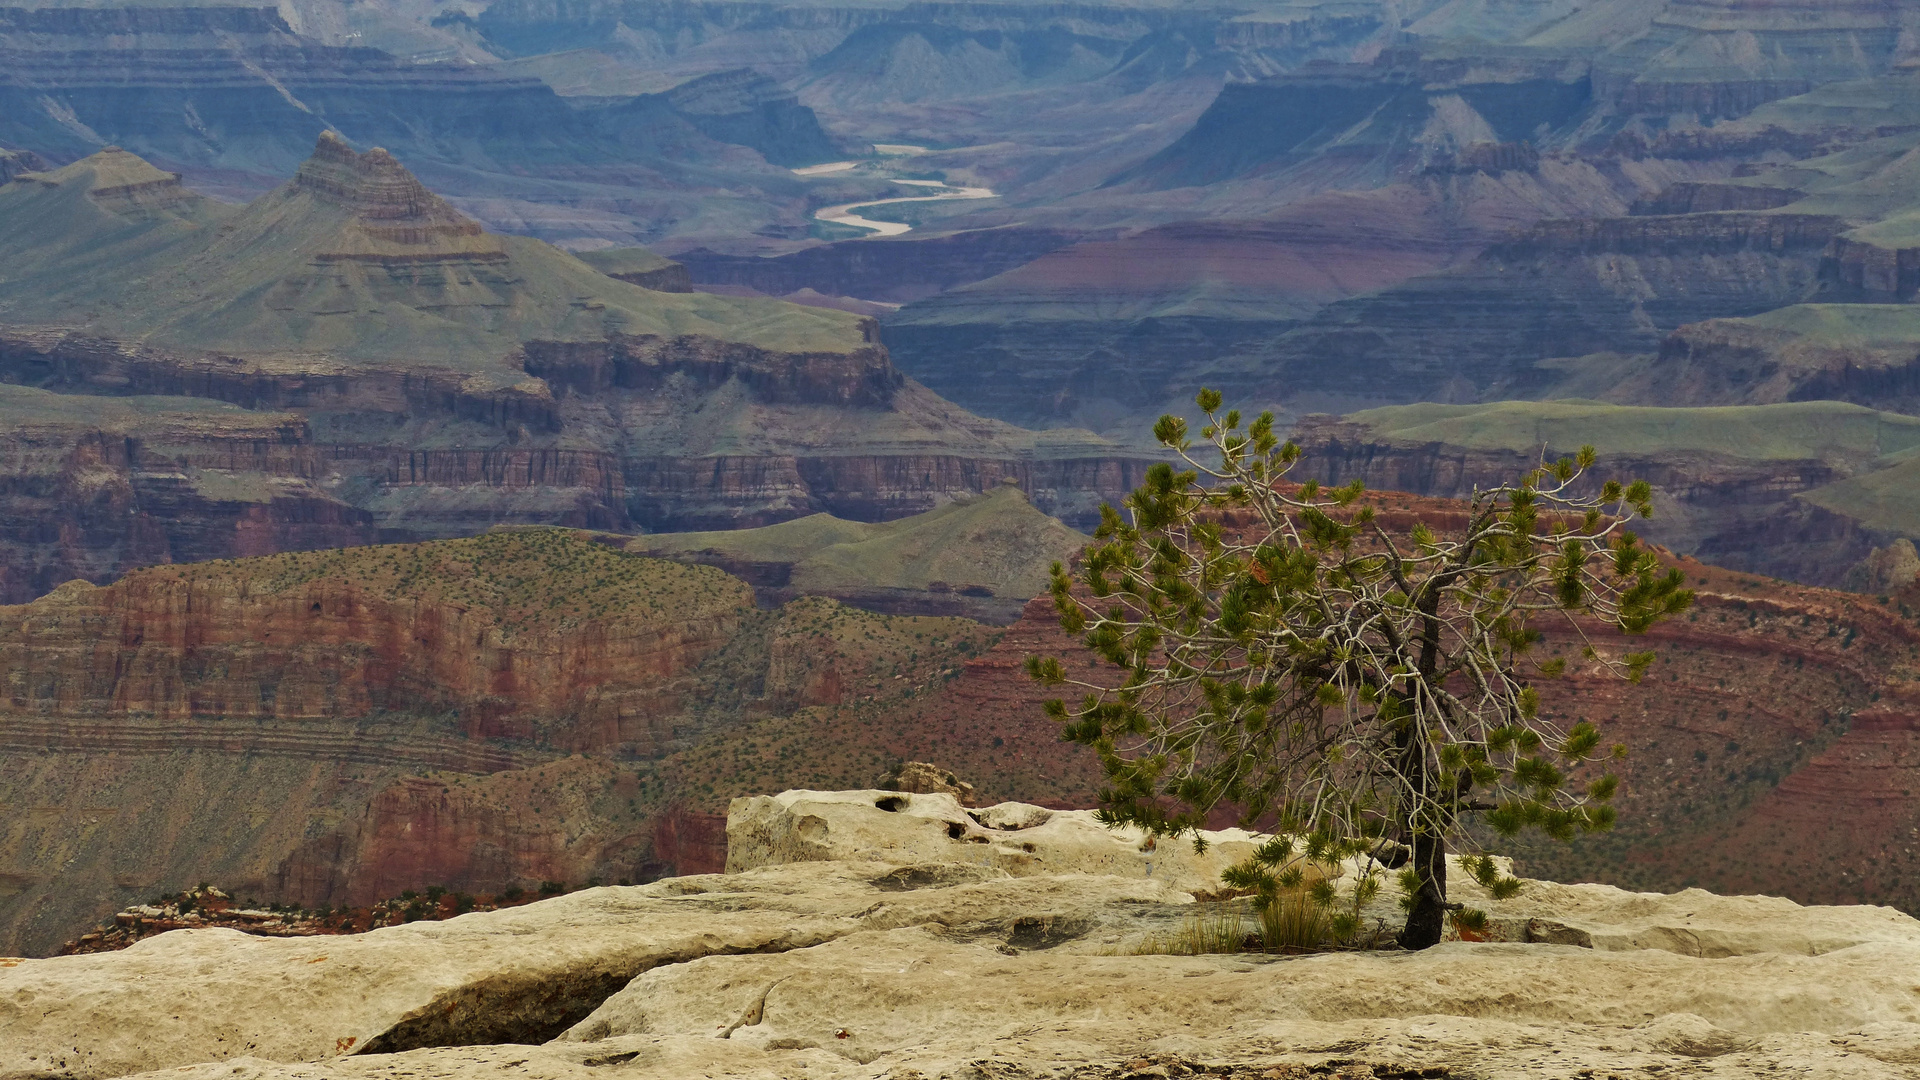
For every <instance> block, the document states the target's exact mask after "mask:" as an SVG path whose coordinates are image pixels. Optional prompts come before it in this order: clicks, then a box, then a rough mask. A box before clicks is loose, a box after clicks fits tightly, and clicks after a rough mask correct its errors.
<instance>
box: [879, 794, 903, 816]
mask: <svg viewBox="0 0 1920 1080" xmlns="http://www.w3.org/2000/svg"><path fill="white" fill-rule="evenodd" d="M873 805H875V806H877V807H879V808H880V809H882V810H885V811H886V812H887V813H889V814H897V813H899V812H900V811H902V810H905V809H906V808H907V797H906V796H905V795H888V796H887V797H886V798H884V799H880V800H879V801H877V802H875V803H874V804H873Z"/></svg>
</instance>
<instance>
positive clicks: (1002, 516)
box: [627, 485, 1087, 600]
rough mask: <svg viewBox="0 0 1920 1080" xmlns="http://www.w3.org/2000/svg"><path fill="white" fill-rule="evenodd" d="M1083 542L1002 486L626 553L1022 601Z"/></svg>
mask: <svg viewBox="0 0 1920 1080" xmlns="http://www.w3.org/2000/svg"><path fill="white" fill-rule="evenodd" d="M1086 542H1087V537H1085V536H1083V535H1082V534H1080V533H1077V532H1075V531H1073V530H1072V529H1069V528H1067V527H1066V526H1065V525H1062V524H1061V523H1060V522H1058V521H1056V520H1054V519H1053V518H1050V517H1048V516H1047V515H1045V514H1043V513H1041V512H1040V511H1038V510H1035V509H1034V508H1033V506H1032V504H1030V503H1028V502H1027V497H1026V495H1025V494H1023V493H1022V492H1021V491H1020V489H1019V488H1017V487H1014V486H1012V485H1005V486H1002V487H1001V488H999V489H998V490H996V491H993V492H990V493H988V494H986V495H982V496H980V497H978V498H974V499H966V500H960V501H956V502H953V503H950V504H948V505H946V506H943V507H940V508H939V509H937V510H931V511H928V512H927V513H924V514H916V515H915V516H913V517H909V518H902V519H900V520H898V521H886V522H880V523H877V524H867V523H864V522H857V521H843V520H841V519H839V518H836V517H832V516H830V515H828V514H814V515H812V516H810V517H804V518H799V519H796V520H794V521H787V522H782V523H781V524H778V525H769V526H767V527H765V528H760V529H741V530H737V531H733V532H703V533H664V534H658V535H652V536H640V537H635V538H634V539H633V540H631V541H629V542H628V545H627V547H628V550H630V551H636V552H646V553H650V554H658V555H677V556H682V557H684V556H688V555H691V554H694V553H702V554H708V553H710V554H711V555H715V556H719V557H722V558H726V559H731V560H736V561H738V562H742V563H788V564H791V565H792V567H793V570H792V577H791V579H790V582H789V583H790V584H791V586H792V587H794V588H796V589H799V590H801V591H803V592H849V591H858V590H862V589H914V590H923V589H925V588H927V586H928V585H929V584H932V583H935V582H941V583H945V584H946V585H948V586H951V587H954V588H961V587H965V586H982V587H985V588H988V589H991V590H993V593H994V595H996V596H1004V597H1017V598H1019V599H1023V600H1024V599H1026V598H1028V597H1032V596H1038V595H1039V594H1040V593H1042V592H1045V591H1046V587H1047V568H1048V566H1049V565H1051V564H1052V562H1053V561H1054V560H1056V559H1066V558H1069V557H1071V556H1072V555H1073V554H1074V553H1075V552H1077V551H1079V550H1080V548H1081V547H1082V546H1084V545H1085V544H1086Z"/></svg>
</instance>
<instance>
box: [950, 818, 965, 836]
mask: <svg viewBox="0 0 1920 1080" xmlns="http://www.w3.org/2000/svg"><path fill="white" fill-rule="evenodd" d="M947 836H949V837H951V838H952V839H955V840H965V839H966V838H967V827H966V826H965V825H962V824H960V823H959V822H957V821H950V822H948V823H947Z"/></svg>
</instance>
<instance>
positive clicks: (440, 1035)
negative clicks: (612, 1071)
mask: <svg viewBox="0 0 1920 1080" xmlns="http://www.w3.org/2000/svg"><path fill="white" fill-rule="evenodd" d="M636 974H638V972H635V971H626V972H610V971H600V972H579V973H569V974H565V975H560V976H557V977H556V976H553V975H546V976H542V977H539V978H513V977H504V978H492V979H483V980H480V981H478V982H475V983H471V984H469V985H467V986H462V987H459V988H458V989H455V990H452V991H449V992H448V993H445V994H442V995H441V996H440V997H439V998H438V999H437V1000H435V1001H434V1002H433V1004H432V1005H431V1006H429V1007H428V1008H427V1009H425V1010H423V1011H422V1012H421V1013H420V1014H419V1015H416V1016H413V1017H410V1018H408V1019H406V1020H402V1021H401V1022H399V1023H397V1024H395V1025H394V1026H392V1027H390V1028H388V1029H387V1030H385V1031H383V1032H381V1033H380V1034H378V1035H375V1036H374V1037H373V1038H371V1039H369V1040H367V1043H366V1045H365V1046H364V1047H363V1048H362V1049H361V1051H360V1052H361V1053H362V1054H394V1053H399V1052H400V1051H402V1050H422V1049H426V1048H428V1047H435V1046H488V1045H493V1044H496V1043H520V1044H524V1045H537V1044H539V1043H544V1042H550V1041H552V1040H553V1039H554V1038H555V1037H557V1036H558V1035H559V1034H560V1033H561V1032H563V1031H565V1030H567V1029H568V1028H570V1027H572V1026H573V1025H575V1024H577V1023H579V1022H580V1021H582V1020H585V1019H586V1018H587V1017H588V1015H590V1014H591V1013H592V1012H593V1010H595V1009H597V1008H599V1007H600V1004H601V1003H602V1002H604V1001H606V1000H607V999H608V998H610V997H612V996H613V995H614V994H617V993H619V992H620V989H621V988H622V987H624V986H626V985H627V983H629V982H631V981H632V979H633V977H634V976H635V975H636Z"/></svg>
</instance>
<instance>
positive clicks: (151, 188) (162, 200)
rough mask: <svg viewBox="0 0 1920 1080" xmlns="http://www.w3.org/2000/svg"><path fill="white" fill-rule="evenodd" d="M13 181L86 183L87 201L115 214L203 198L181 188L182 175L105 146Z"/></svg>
mask: <svg viewBox="0 0 1920 1080" xmlns="http://www.w3.org/2000/svg"><path fill="white" fill-rule="evenodd" d="M28 156H31V155H28ZM35 160H37V159H35ZM14 179H16V180H20V181H24V182H30V183H36V184H43V185H45V186H47V187H61V186H64V185H66V184H71V183H83V184H85V185H86V191H87V198H89V199H91V200H92V201H93V202H94V204H95V205H97V206H99V207H100V208H101V209H103V210H106V211H108V212H109V213H115V214H139V213H142V212H146V211H152V210H162V209H166V208H167V207H171V206H179V205H182V204H185V203H188V202H192V201H194V200H197V199H200V198H202V197H203V196H201V195H199V194H198V193H196V192H194V191H192V190H190V189H188V188H187V187H185V186H184V185H182V184H181V183H180V174H179V173H175V172H167V171H165V170H164V169H158V168H155V167H154V166H153V165H152V164H150V163H149V162H148V161H147V160H146V159H145V158H143V157H141V156H140V155H138V154H134V153H130V152H128V151H126V150H122V149H120V148H119V147H117V146H103V147H101V148H100V150H99V152H97V153H94V154H91V155H89V156H87V157H84V158H81V159H80V160H79V161H76V162H74V163H73V164H71V165H66V166H63V167H61V168H58V169H53V170H49V171H45V172H27V173H20V174H17V175H16V176H15V177H14Z"/></svg>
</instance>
